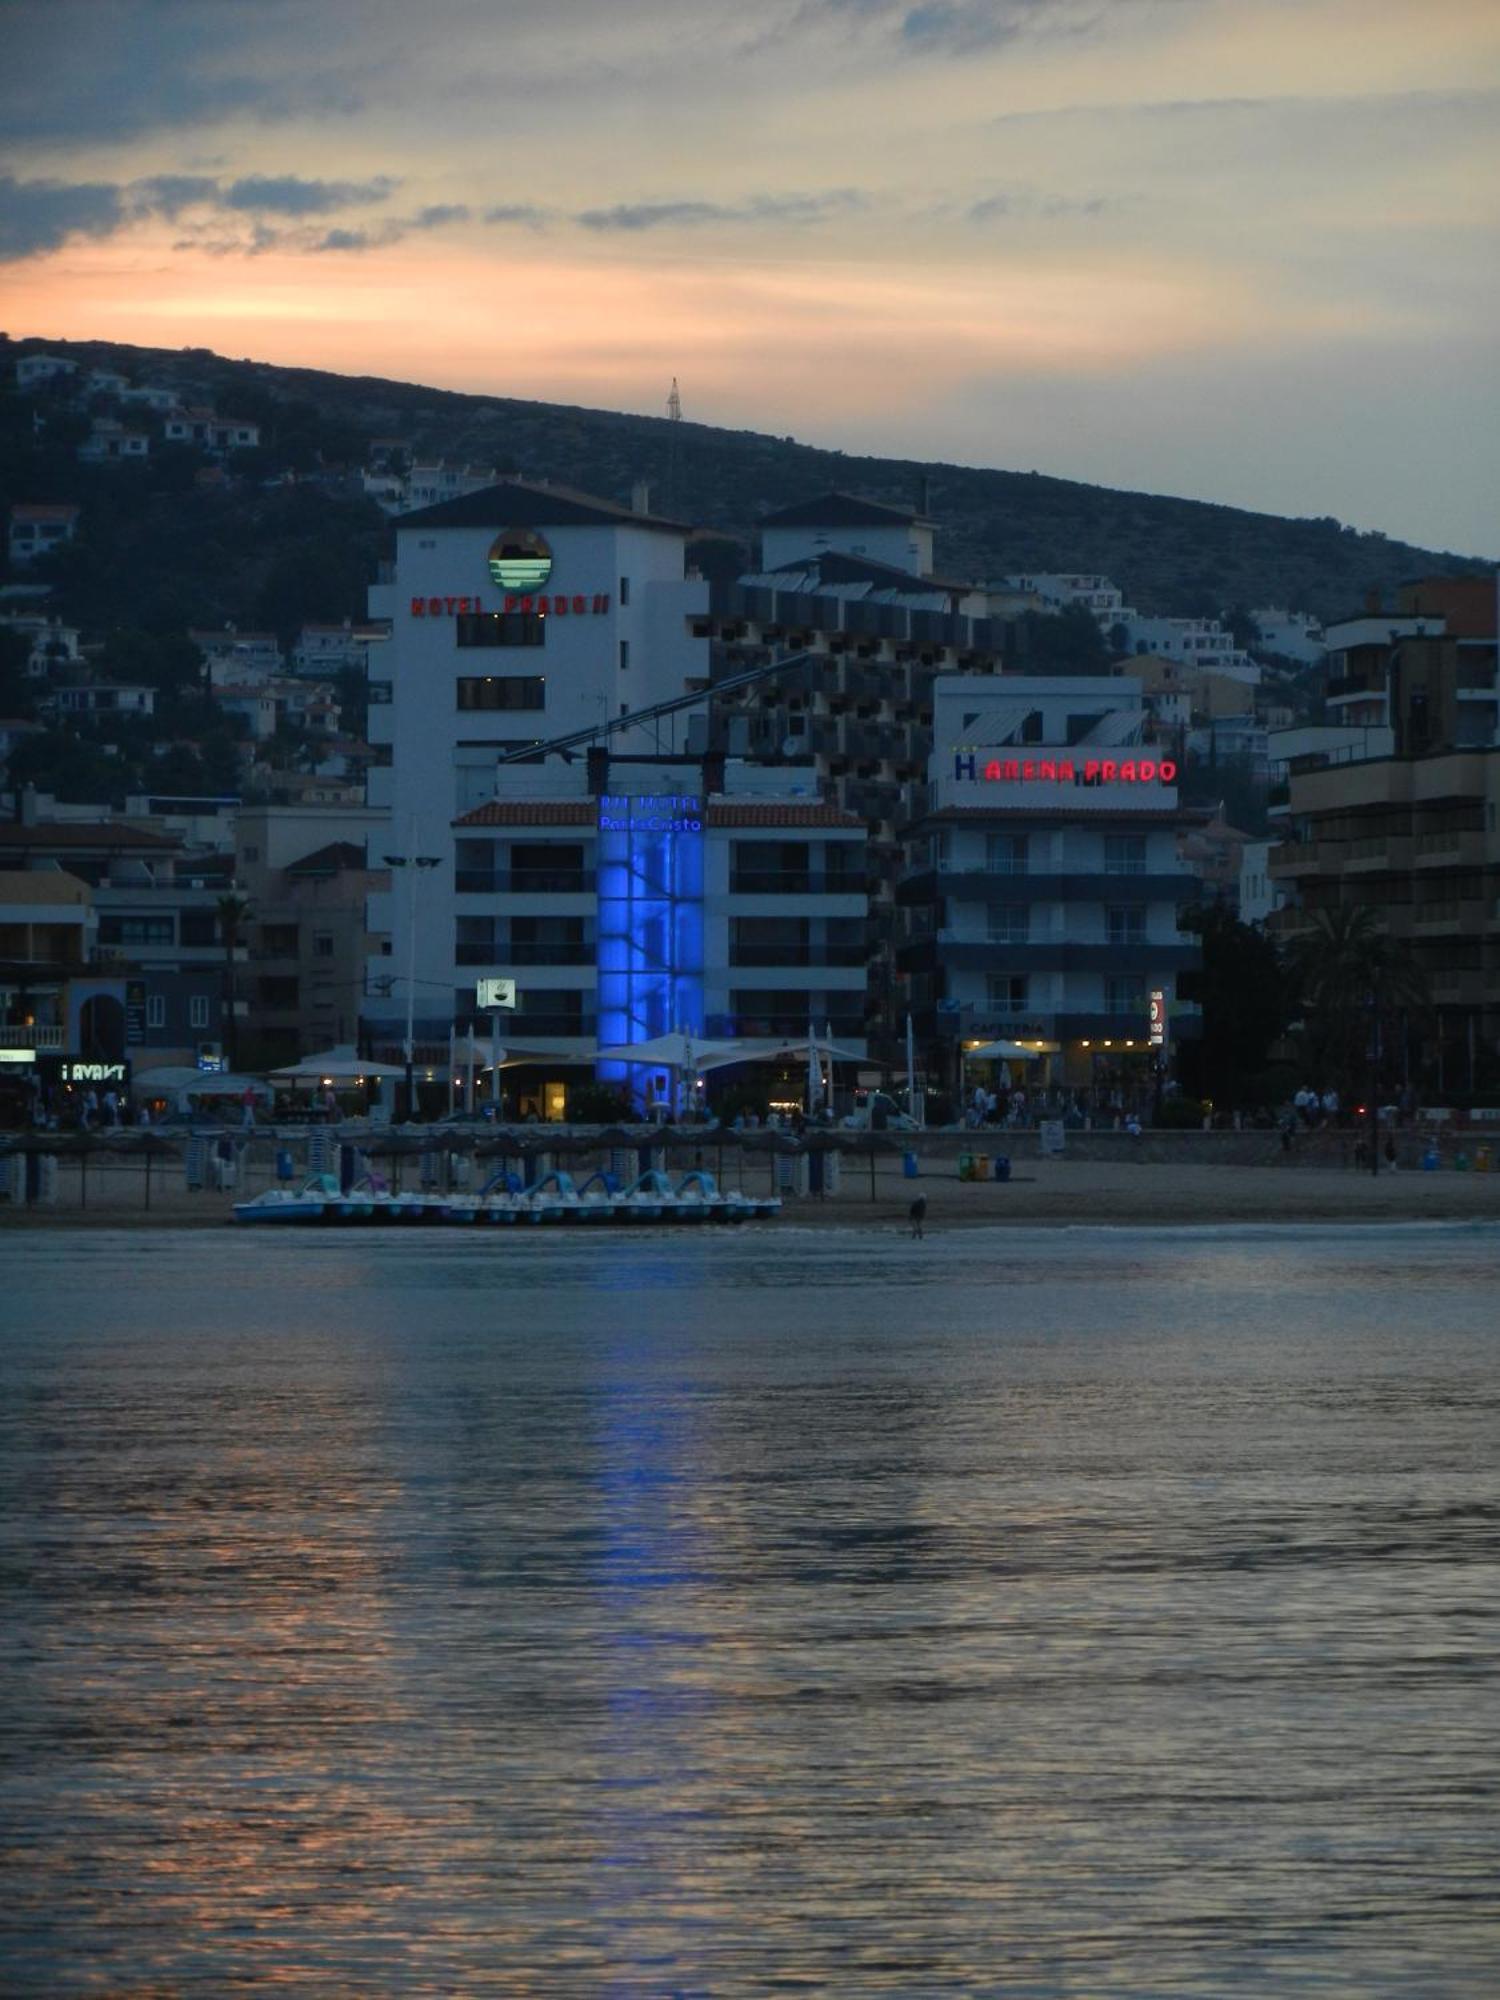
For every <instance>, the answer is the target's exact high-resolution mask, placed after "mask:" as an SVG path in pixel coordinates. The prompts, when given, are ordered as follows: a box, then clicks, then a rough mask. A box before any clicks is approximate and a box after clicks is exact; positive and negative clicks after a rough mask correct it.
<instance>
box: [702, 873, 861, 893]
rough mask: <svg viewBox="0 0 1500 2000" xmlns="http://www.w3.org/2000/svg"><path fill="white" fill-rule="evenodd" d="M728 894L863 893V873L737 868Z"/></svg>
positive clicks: (730, 880) (731, 876)
mask: <svg viewBox="0 0 1500 2000" xmlns="http://www.w3.org/2000/svg"><path fill="white" fill-rule="evenodd" d="M729 893H730V895H731V896H862V895H863V894H864V893H865V878H864V876H863V875H857V876H843V875H806V874H803V873H801V872H800V871H799V872H793V871H790V870H783V869H778V868H739V869H735V870H732V871H731V873H730V877H729Z"/></svg>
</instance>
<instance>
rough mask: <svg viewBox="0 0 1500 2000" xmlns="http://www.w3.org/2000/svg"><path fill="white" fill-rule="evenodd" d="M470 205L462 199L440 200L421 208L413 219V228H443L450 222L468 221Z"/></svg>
mask: <svg viewBox="0 0 1500 2000" xmlns="http://www.w3.org/2000/svg"><path fill="white" fill-rule="evenodd" d="M468 219H469V207H468V203H467V202H462V201H438V202H434V203H433V204H432V206H431V207H430V208H419V209H418V210H417V212H416V214H415V215H414V216H413V217H412V219H411V227H412V228H413V229H443V228H446V226H447V225H448V224H449V223H450V222H467V221H468Z"/></svg>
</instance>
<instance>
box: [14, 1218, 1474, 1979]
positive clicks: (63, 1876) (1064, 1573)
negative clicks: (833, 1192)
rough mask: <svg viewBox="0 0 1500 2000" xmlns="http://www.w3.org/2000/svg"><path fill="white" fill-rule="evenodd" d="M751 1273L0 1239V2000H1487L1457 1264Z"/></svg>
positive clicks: (1236, 1255) (700, 1246)
mask: <svg viewBox="0 0 1500 2000" xmlns="http://www.w3.org/2000/svg"><path fill="white" fill-rule="evenodd" d="M766 1240H767V1239H761V1240H760V1241H756V1242H752V1241H751V1240H749V1239H748V1238H736V1239H728V1240H726V1239H714V1240H713V1241H712V1242H709V1241H707V1240H704V1239H698V1240H695V1241H692V1242H673V1243H670V1244H668V1243H666V1242H665V1241H663V1240H661V1239H653V1238H649V1237H647V1238H642V1239H638V1240H631V1241H628V1242H627V1243H624V1244H621V1245H618V1246H613V1247H612V1250H611V1256H610V1261H609V1263H608V1265H607V1266H606V1264H605V1263H604V1260H603V1259H602V1258H600V1256H599V1255H598V1252H597V1246H592V1247H591V1246H586V1245H584V1244H583V1243H582V1242H578V1241H546V1242H542V1241H537V1240H534V1239H532V1240H527V1241H525V1242H523V1243H510V1244H506V1245H505V1246H504V1247H503V1248H502V1247H501V1246H497V1245H492V1244H473V1243H469V1242H465V1241H462V1240H458V1241H445V1242H443V1243H441V1244H430V1243H429V1242H427V1241H425V1240H424V1241H423V1242H422V1243H421V1245H420V1248H419V1249H418V1247H417V1246H414V1245H411V1244H409V1243H406V1242H400V1243H395V1244H384V1243H381V1242H380V1241H379V1240H378V1239H374V1238H361V1239H358V1241H357V1243H355V1242H351V1241H350V1240H349V1239H322V1238H312V1239H308V1240H306V1241H302V1240H298V1241H296V1242H294V1243H291V1244H288V1245H286V1246H285V1247H284V1248H283V1247H282V1246H278V1258H279V1262H278V1265H277V1267H276V1268H274V1269H273V1270H271V1271H269V1272H268V1271H267V1269H266V1268H265V1266H264V1264H263V1263H262V1256H263V1254H264V1253H260V1252H258V1251H257V1249H256V1248H255V1246H251V1245H248V1244H245V1243H243V1242H241V1241H239V1240H237V1239H231V1240H230V1241H229V1242H227V1243H220V1242H217V1241H215V1242H212V1243H210V1241H209V1239H206V1238H204V1237H201V1236H193V1237H187V1236H184V1237H180V1238H179V1237H172V1236H168V1235H164V1236H160V1237H154V1238H152V1239H150V1254H149V1255H148V1256H146V1257H142V1256H141V1255H140V1246H139V1245H138V1244H136V1243H134V1242H132V1241H131V1240H130V1239H127V1238H123V1237H122V1238H113V1237H108V1236H90V1237H88V1238H80V1239H77V1240H76V1241H73V1242H68V1241H67V1239H60V1238H55V1237H54V1238H48V1239H41V1238H39V1239H36V1240H34V1241H31V1242H27V1241H26V1240H25V1239H21V1238H15V1237H13V1238H11V1239H10V1242H11V1243H12V1244H13V1245H15V1254H14V1255H13V1256H12V1257H11V1258H10V1260H9V1275H10V1278H11V1288H10V1297H11V1301H12V1304H13V1308H14V1310H13V1313H12V1317H11V1324H10V1327H9V1329H8V1331H7V1333H6V1334H5V1336H4V1342H3V1347H0V1502H3V1522H4V1537H5V1538H4V1543H3V1550H0V1554H3V1564H4V1567H3V1573H0V1589H3V1597H4V1601H3V1604H0V1611H3V1614H4V1617H3V1624H0V1649H3V1658H0V1666H3V1668H4V1670H5V1690H6V1691H5V1696H4V1710H3V1737H0V1750H3V1753H4V1777H3V1780H0V1810H3V1813H4V1817H5V1822H6V1826H7V1828H8V1829H9V1832H10V1837H9V1839H8V1840H7V1854H8V1862H9V1866H8V1873H9V1877H10V1884H9V1890H8V1893H7V1896H6V1898H5V1900H4V1904H3V1907H0V1947H3V1971H4V1977H3V1979H0V1984H3V1986H4V1988H5V1990H6V1991H8V1992H9V1991H15V1992H18V1993H46V1994H54V1993H68V1992H87V1991H121V1990H124V1991H149V1990H152V1989H153V1987H156V1988H159V1989H160V1990H173V1989H176V1990H184V1991H194V1990H196V1991H222V1990H226V1989H228V1988H231V1987H232V1986H233V1985H234V1984H235V1983H236V1982H244V1983H257V1984H280V1985H282V1986H285V1987H289V1988H291V1989H293V1990H305V1991H308V1992H328V1991H359V1990H366V1991H378V1992H435V1993H436V1992H443V1993H446V1992H454V1991H461V1992H465V1993H471V1992H472V1993H485V1992H495V1993H504V1992H519V1991H531V1990H535V1991H549V1992H555V1991H564V1992H566V1991H578V1992H588V1993H596V1992H619V1993H630V1994H635V1993H675V1992H714V1993H726V1992H747V1993H756V1992H764V1991H769V1990H771V1989H772V1988H773V1987H774V1986H776V1985H778V1984H780V1985H785V1984H788V1983H802V1984H805V1985H806V1986H808V1987H810V1988H812V1989H814V1990H816V1989H818V1988H819V1987H822V1988H825V1989H828V1990H835V1991H860V1992H896V1993H922V1994H926V1993H935V1992H940V1991H950V1992H966V1991H980V1992H985V1991H1003V1992H1006V1993H1039V1994H1040V1993H1049V1994H1070V1993H1080V1994H1082V1993H1093V1992H1099V1991H1117V1992H1135V1993H1152V1994H1158V1993H1159V1994H1172V1993H1183V1994H1188V1993H1191V1994H1204V1995H1208V1994H1215V1995H1217V1994H1223V1993H1225V1992H1228V1991H1232V1990H1235V1989H1236V1988H1243V1989H1244V1990H1247V1991H1256V1992H1265V1991H1275V1992H1277V1993H1295V1992H1299V1991H1307V1992H1312V1991H1316V1992H1318V1993H1320V1994H1327V1993H1339V1992H1346V1993H1349V1994H1360V1995H1369V1994H1378V1993H1392V1994H1394V1993H1408V1992H1412V1991H1422V1992H1430V1993H1434V1994H1438V1993H1448V1994H1463V1993H1474V1994H1479V1993H1486V1992H1488V1991H1489V1990H1491V1982H1490V1979H1489V1970H1490V1966H1491V1963H1492V1959H1493V1945H1494V1938H1495V1932H1494V1930H1493V1920H1494V1917H1495V1915H1496V1908H1495V1904H1496V1896H1495V1890H1494V1883H1495V1880H1496V1875H1495V1863H1496V1859H1497V1855H1496V1841H1495V1834H1494V1814H1493V1806H1494V1799H1493V1786H1494V1780H1495V1776H1496V1763H1497V1759H1496V1755H1495V1752H1494V1749H1493V1745H1492V1742H1491V1736H1492V1732H1491V1731H1490V1730H1489V1729H1488V1728H1487V1726H1486V1724H1487V1718H1488V1713H1489V1710H1490V1708H1491V1706H1492V1699H1493V1694H1494V1684H1495V1666H1494V1656H1493V1649H1492V1646H1491V1644H1490V1643H1489V1640H1490V1637H1491V1635H1492V1621H1493V1617H1494V1613H1495V1610H1496V1608H1497V1590H1496V1575H1497V1571H1496V1556H1497V1552H1500V1507H1497V1504H1496V1498H1495V1490H1494V1485H1493V1474H1492V1465H1493V1451H1494V1446H1495V1442H1496V1439H1497V1435H1500V1428H1497V1421H1496V1419H1497V1408H1496V1402H1497V1393H1496V1388H1495V1376H1494V1368H1493V1362H1494V1346H1495V1329H1494V1325H1493V1313H1492V1310H1491V1306H1490V1298H1491V1297H1492V1296H1493V1290H1492V1288H1493V1280H1494V1274H1495V1266H1496V1261H1497V1260H1496V1243H1495V1240H1494V1239H1493V1238H1491V1237H1486V1236H1484V1235H1478V1234H1476V1233H1474V1232H1472V1231H1470V1232H1454V1233H1453V1234H1452V1235H1451V1236H1450V1235H1446V1234H1442V1233H1433V1232H1424V1233H1422V1234H1421V1235H1420V1236H1416V1235H1414V1236H1413V1238H1412V1239H1411V1240H1410V1242H1409V1243H1406V1244H1403V1245H1401V1246H1400V1254H1397V1251H1396V1250H1394V1249H1393V1248H1392V1246H1391V1244H1390V1242H1389V1241H1388V1240H1387V1241H1384V1242H1382V1243H1381V1244H1379V1245H1378V1246H1367V1245H1366V1243H1365V1242H1364V1241H1363V1240H1362V1239H1352V1238H1350V1237H1340V1236H1337V1235H1335V1234H1333V1233H1331V1232H1328V1233H1317V1234H1312V1233H1309V1234H1308V1235H1307V1236H1305V1237H1303V1236H1295V1235H1292V1236H1282V1237H1279V1238H1276V1237H1272V1236H1271V1235H1270V1234H1269V1233H1264V1234H1263V1233H1258V1232H1240V1233H1234V1232H1226V1233H1223V1234H1222V1235H1221V1236H1220V1237H1218V1238H1217V1239H1201V1238H1199V1239H1194V1238H1189V1237H1185V1236H1181V1235H1179V1236H1176V1237H1172V1238H1169V1239H1165V1240H1164V1239H1160V1238H1151V1237H1144V1236H1140V1235H1136V1234H1130V1233H1125V1232H1120V1233H1115V1234H1113V1235H1111V1236H1109V1237H1104V1236H1090V1235H1086V1234H1077V1235H1072V1236H1070V1237H1069V1238H1068V1239H1067V1242H1066V1249H1065V1252H1064V1251H1061V1250H1060V1247H1059V1241H1058V1239H1052V1240H1050V1241H1037V1240H1031V1241H1026V1240H1017V1239H1015V1238H1013V1237H1009V1236H1006V1237H1003V1238H1001V1237H993V1238H992V1237H988V1236H984V1237H965V1238H962V1239H949V1240H947V1241H944V1242H941V1243H940V1244H939V1245H938V1246H937V1247H938V1249H939V1251H940V1255H938V1256H935V1257H934V1258H933V1259H932V1260H931V1261H930V1262H928V1263H926V1264H923V1263H920V1262H918V1261H916V1260H914V1258H913V1256H912V1252H911V1248H910V1246H909V1245H907V1244H906V1243H905V1242H904V1241H902V1240H900V1239H879V1238H871V1237H854V1236H850V1237H848V1238H843V1239H840V1238H839V1237H837V1236H832V1235H818V1236H812V1235H811V1234H808V1235H806V1236H799V1235H798V1234H797V1233H796V1232H790V1231H789V1232H786V1233H785V1234H781V1235H778V1237H777V1238H776V1239H774V1240H775V1256H774V1257H768V1255H767V1251H766V1247H765V1245H766ZM65 1242H66V1243H67V1248H66V1252H65V1253H61V1252H60V1250H59V1245H61V1244H63V1243H65ZM414 1252H415V1253H416V1254H413V1253H414ZM64 1272H66V1285H65V1286H64V1284H63V1282H62V1279H63V1273H64ZM60 1300H65V1301H66V1305H65V1307H64V1308H63V1309H62V1310H60V1309H59V1301H60ZM1435 1302H1436V1310H1435Z"/></svg>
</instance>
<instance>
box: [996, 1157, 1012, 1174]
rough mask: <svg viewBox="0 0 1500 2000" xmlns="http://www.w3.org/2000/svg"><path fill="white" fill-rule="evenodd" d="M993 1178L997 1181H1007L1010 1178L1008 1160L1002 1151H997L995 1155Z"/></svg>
mask: <svg viewBox="0 0 1500 2000" xmlns="http://www.w3.org/2000/svg"><path fill="white" fill-rule="evenodd" d="M995 1179H996V1180H997V1181H1008V1180H1009V1179H1010V1161H1009V1160H1008V1159H1007V1157H1006V1156H1005V1154H1004V1153H997V1154H996V1155H995Z"/></svg>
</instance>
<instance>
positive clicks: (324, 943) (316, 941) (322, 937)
mask: <svg viewBox="0 0 1500 2000" xmlns="http://www.w3.org/2000/svg"><path fill="white" fill-rule="evenodd" d="M313 957H314V958H332V957H333V932H332V931H314V932H313Z"/></svg>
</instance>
